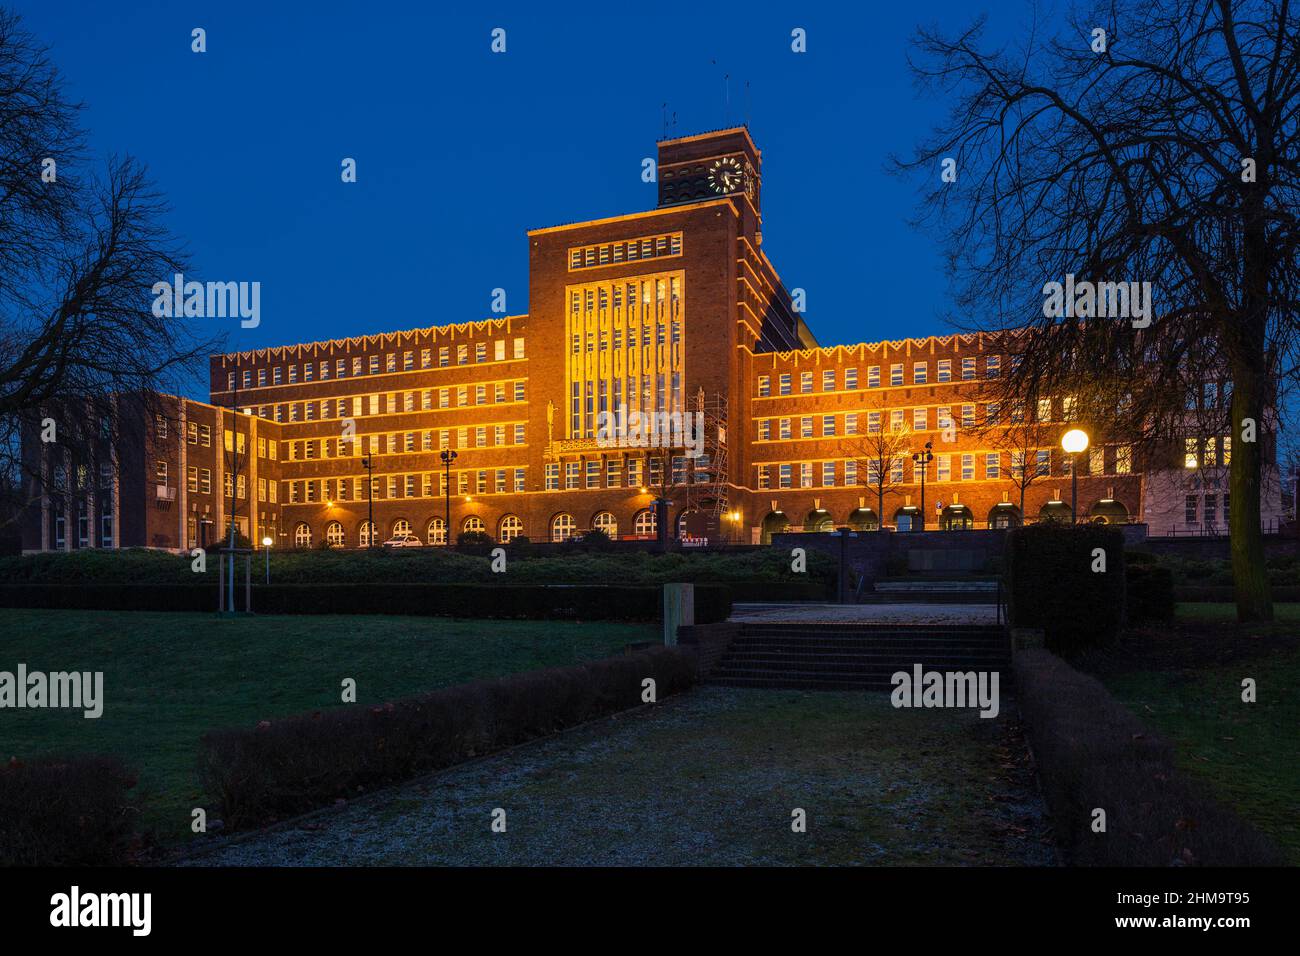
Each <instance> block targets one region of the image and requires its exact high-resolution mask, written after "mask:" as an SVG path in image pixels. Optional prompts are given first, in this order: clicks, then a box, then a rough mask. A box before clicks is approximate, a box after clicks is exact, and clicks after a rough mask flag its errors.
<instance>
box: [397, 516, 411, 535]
mask: <svg viewBox="0 0 1300 956" xmlns="http://www.w3.org/2000/svg"><path fill="white" fill-rule="evenodd" d="M410 533H411V522H409V521H407V520H406V519H405V518H398V519H397V520H396V521H394V522H393V537H394V538H396V537H399V536H401V535H404V534H410Z"/></svg>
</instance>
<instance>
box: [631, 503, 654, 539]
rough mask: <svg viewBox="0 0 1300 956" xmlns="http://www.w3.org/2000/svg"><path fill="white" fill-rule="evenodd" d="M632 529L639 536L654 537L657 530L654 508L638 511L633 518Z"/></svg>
mask: <svg viewBox="0 0 1300 956" xmlns="http://www.w3.org/2000/svg"><path fill="white" fill-rule="evenodd" d="M632 530H633V532H635V533H636V535H637V536H638V537H642V538H653V537H654V536H655V533H656V531H657V525H656V523H655V513H654V509H653V508H645V509H643V510H641V511H638V512H637V513H636V515H635V516H634V517H633V518H632Z"/></svg>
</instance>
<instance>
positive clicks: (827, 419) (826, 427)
mask: <svg viewBox="0 0 1300 956" xmlns="http://www.w3.org/2000/svg"><path fill="white" fill-rule="evenodd" d="M834 434H835V416H834V415H823V416H822V435H824V436H826V437H831V436H833V435H834Z"/></svg>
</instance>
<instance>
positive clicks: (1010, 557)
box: [1005, 523, 1125, 654]
mask: <svg viewBox="0 0 1300 956" xmlns="http://www.w3.org/2000/svg"><path fill="white" fill-rule="evenodd" d="M1098 548H1100V549H1101V550H1102V551H1103V552H1104V553H1105V571H1104V572H1100V571H1093V567H1094V564H1095V562H1096V558H1094V553H1095V552H1096V550H1097V549H1098ZM1005 560H1006V567H1007V572H1006V576H1007V592H1008V613H1009V615H1010V618H1011V622H1012V624H1013V625H1014V626H1016V627H1032V628H1041V629H1042V630H1043V634H1044V638H1045V641H1046V644H1047V647H1048V648H1049V649H1050V650H1053V651H1057V652H1059V653H1063V654H1070V653H1074V652H1075V651H1079V650H1083V649H1084V648H1088V647H1104V646H1106V645H1109V644H1112V643H1114V642H1115V641H1116V640H1117V639H1118V637H1119V632H1120V628H1121V627H1122V626H1123V623H1124V591H1125V583H1124V579H1125V575H1124V536H1123V535H1122V534H1121V533H1120V532H1119V530H1118V529H1116V528H1111V527H1107V526H1105V525H1095V524H1080V525H1062V524H1051V523H1043V524H1035V525H1028V526H1026V527H1021V528H1015V529H1013V530H1012V531H1011V532H1009V533H1008V535H1007V545H1006V555H1005Z"/></svg>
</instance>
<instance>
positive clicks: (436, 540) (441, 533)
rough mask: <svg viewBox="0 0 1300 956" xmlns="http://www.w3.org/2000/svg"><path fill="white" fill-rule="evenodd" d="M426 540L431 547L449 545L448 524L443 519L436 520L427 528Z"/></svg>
mask: <svg viewBox="0 0 1300 956" xmlns="http://www.w3.org/2000/svg"><path fill="white" fill-rule="evenodd" d="M424 540H425V541H426V542H427V543H429V544H430V545H444V544H446V543H447V524H446V522H445V521H443V520H442V519H441V518H434V519H432V520H431V521H430V522H429V525H428V527H427V528H425V537H424Z"/></svg>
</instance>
